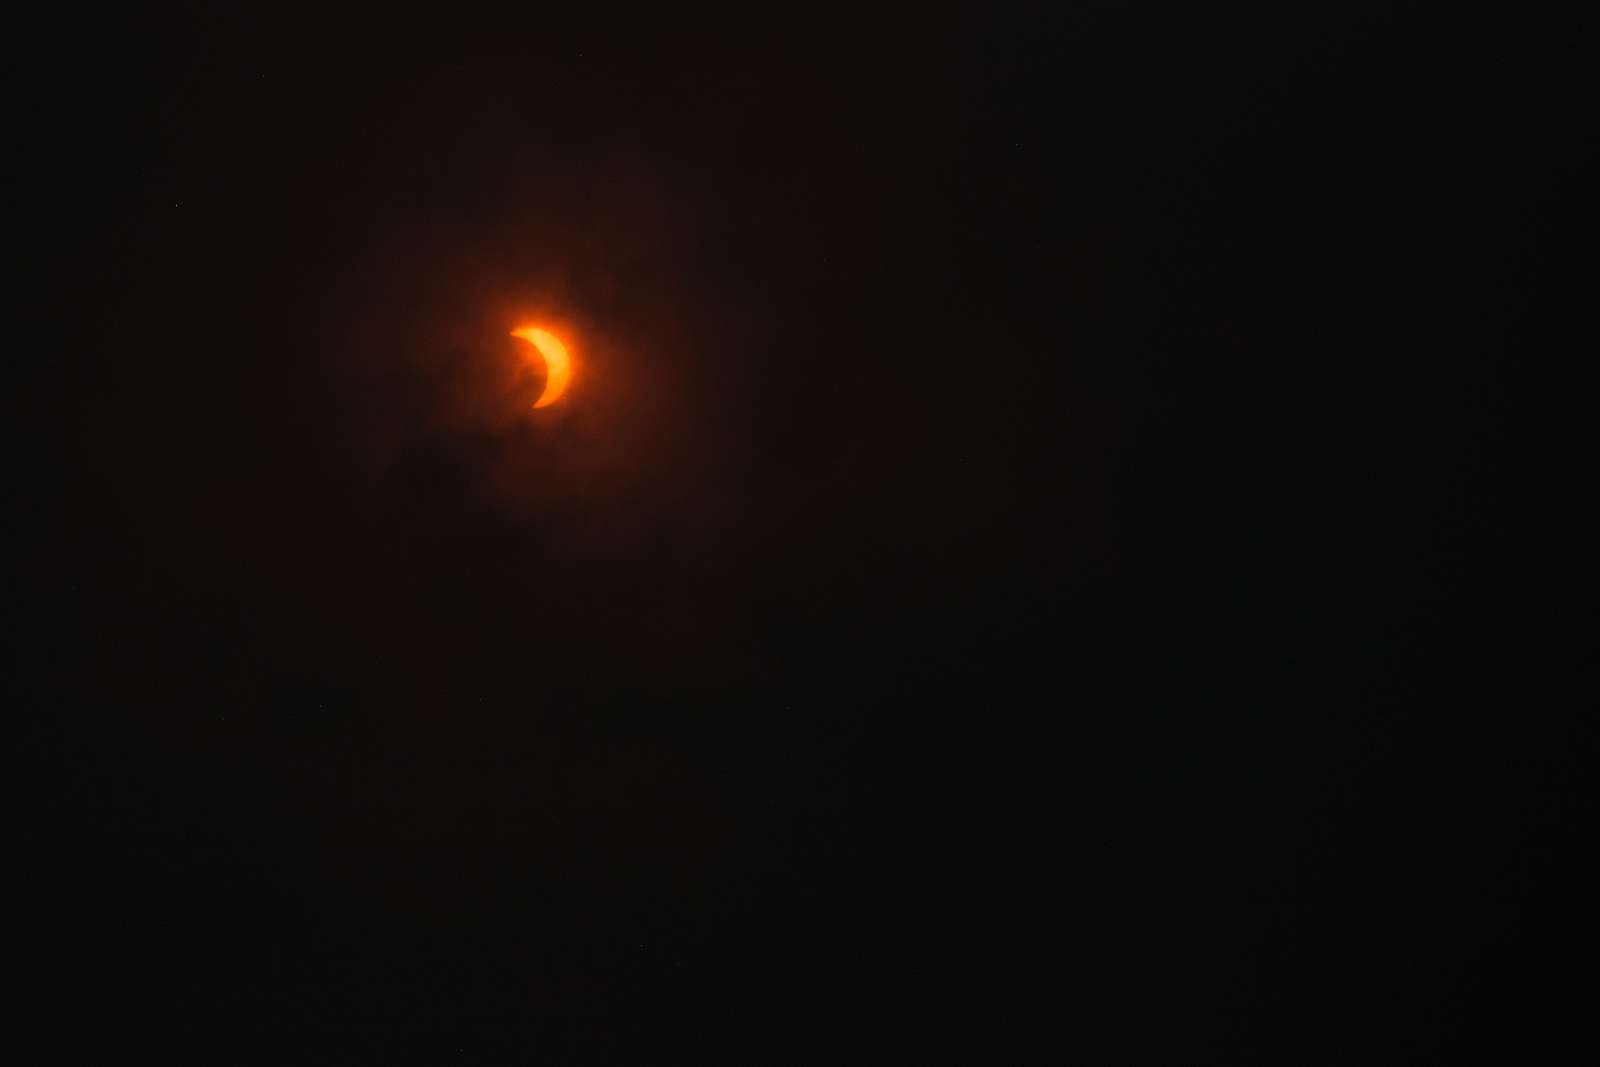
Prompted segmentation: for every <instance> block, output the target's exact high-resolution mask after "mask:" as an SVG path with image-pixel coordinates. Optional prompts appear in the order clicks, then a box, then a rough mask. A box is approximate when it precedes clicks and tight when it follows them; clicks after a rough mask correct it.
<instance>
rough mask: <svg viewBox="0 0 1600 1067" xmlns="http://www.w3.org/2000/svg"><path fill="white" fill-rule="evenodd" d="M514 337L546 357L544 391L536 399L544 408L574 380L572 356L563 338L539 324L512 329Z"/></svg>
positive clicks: (558, 397)
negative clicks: (525, 342)
mask: <svg viewBox="0 0 1600 1067" xmlns="http://www.w3.org/2000/svg"><path fill="white" fill-rule="evenodd" d="M511 336H512V337H520V338H522V339H523V340H524V341H527V342H529V343H530V344H532V345H533V347H534V348H536V349H538V350H539V355H540V356H542V357H543V358H544V367H545V379H544V392H542V393H540V394H539V399H538V400H536V401H534V405H533V406H534V407H536V408H544V407H549V406H550V405H551V404H554V403H555V402H556V401H557V400H560V399H561V394H562V393H565V392H566V391H567V383H568V382H569V381H571V380H572V357H571V356H570V355H568V354H567V346H566V345H564V344H562V343H561V339H560V338H559V337H557V336H556V335H555V334H553V333H551V332H550V331H549V330H541V329H539V328H538V327H537V326H524V327H522V328H521V329H517V330H512V331H511Z"/></svg>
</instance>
